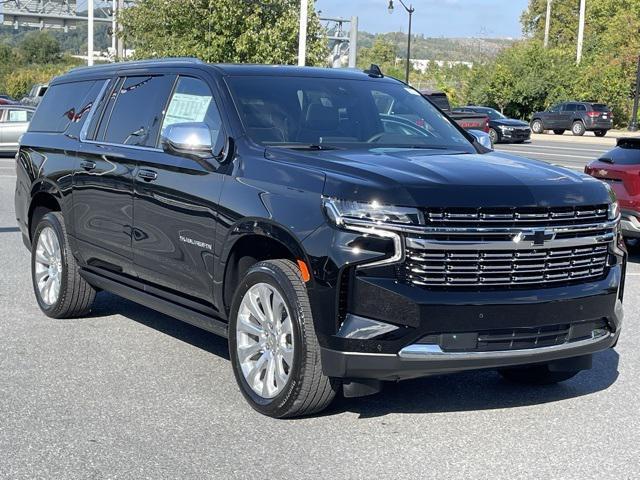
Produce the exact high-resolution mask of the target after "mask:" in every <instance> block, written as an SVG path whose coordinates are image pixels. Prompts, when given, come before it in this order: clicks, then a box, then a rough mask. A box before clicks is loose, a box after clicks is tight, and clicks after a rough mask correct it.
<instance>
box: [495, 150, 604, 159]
mask: <svg viewBox="0 0 640 480" xmlns="http://www.w3.org/2000/svg"><path fill="white" fill-rule="evenodd" d="M498 151H500V150H498ZM502 151H503V152H508V153H522V154H525V155H544V156H547V157H567V158H579V159H582V160H594V158H593V157H585V156H582V155H567V154H566V153H545V152H536V151H532V150H511V149H509V150H502Z"/></svg>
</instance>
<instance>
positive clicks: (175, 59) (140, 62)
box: [69, 57, 205, 73]
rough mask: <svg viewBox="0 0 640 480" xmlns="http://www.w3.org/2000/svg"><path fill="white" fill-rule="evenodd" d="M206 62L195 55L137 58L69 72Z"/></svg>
mask: <svg viewBox="0 0 640 480" xmlns="http://www.w3.org/2000/svg"><path fill="white" fill-rule="evenodd" d="M165 62H166V63H198V64H202V63H205V62H203V61H202V60H200V59H199V58H194V57H166V58H148V59H146V60H135V61H131V62H115V63H105V64H102V65H93V66H91V67H86V66H85V67H76V68H73V69H71V70H69V73H71V72H74V73H77V72H85V71H90V72H94V71H96V70H108V69H112V68H117V67H144V66H147V65H155V64H158V63H165Z"/></svg>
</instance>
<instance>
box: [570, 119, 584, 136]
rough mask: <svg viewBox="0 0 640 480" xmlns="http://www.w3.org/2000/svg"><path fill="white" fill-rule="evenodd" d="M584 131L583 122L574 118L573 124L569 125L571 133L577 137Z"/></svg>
mask: <svg viewBox="0 0 640 480" xmlns="http://www.w3.org/2000/svg"><path fill="white" fill-rule="evenodd" d="M585 131H586V129H585V128H584V123H582V121H581V120H576V121H575V122H573V125H572V126H571V133H573V134H574V135H576V136H578V137H581V136H582V135H584V132H585Z"/></svg>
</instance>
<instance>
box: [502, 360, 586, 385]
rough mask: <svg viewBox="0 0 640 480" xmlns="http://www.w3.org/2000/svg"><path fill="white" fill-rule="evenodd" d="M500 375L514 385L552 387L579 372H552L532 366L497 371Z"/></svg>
mask: <svg viewBox="0 0 640 480" xmlns="http://www.w3.org/2000/svg"><path fill="white" fill-rule="evenodd" d="M499 372H500V375H502V377H503V378H505V379H506V380H509V381H510V382H514V383H524V384H529V385H552V384H554V383H559V382H564V381H566V380H569V379H571V378H573V377H575V376H576V375H577V374H578V373H580V370H577V371H568V372H553V371H551V370H549V367H548V366H547V365H532V366H529V367H517V368H505V369H502V370H499Z"/></svg>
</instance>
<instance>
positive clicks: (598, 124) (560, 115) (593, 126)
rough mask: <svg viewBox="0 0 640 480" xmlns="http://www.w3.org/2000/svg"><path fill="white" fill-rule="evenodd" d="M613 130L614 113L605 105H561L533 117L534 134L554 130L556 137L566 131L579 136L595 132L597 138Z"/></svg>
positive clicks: (532, 127)
mask: <svg viewBox="0 0 640 480" xmlns="http://www.w3.org/2000/svg"><path fill="white" fill-rule="evenodd" d="M612 128H613V113H611V110H610V109H609V107H607V106H606V105H605V104H604V103H590V102H565V103H559V104H558V105H554V106H553V107H551V108H550V109H548V110H545V111H544V112H536V113H534V114H533V115H532V116H531V130H533V133H544V131H545V130H553V133H555V134H556V135H562V134H563V133H564V132H565V131H566V130H571V133H573V134H574V135H578V136H582V135H584V133H585V132H593V133H594V134H595V135H596V137H604V136H605V135H606V134H607V132H608V131H609V130H611V129H612Z"/></svg>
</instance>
